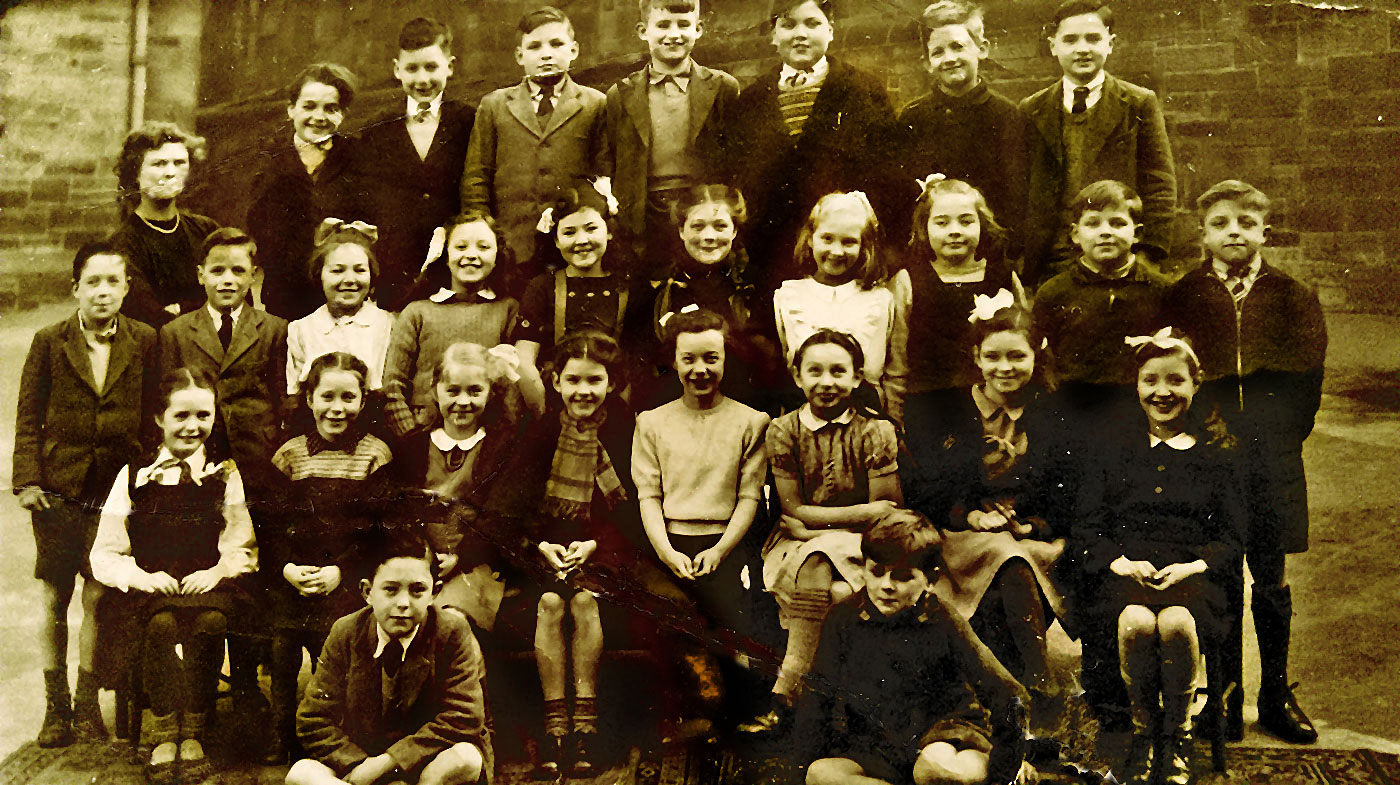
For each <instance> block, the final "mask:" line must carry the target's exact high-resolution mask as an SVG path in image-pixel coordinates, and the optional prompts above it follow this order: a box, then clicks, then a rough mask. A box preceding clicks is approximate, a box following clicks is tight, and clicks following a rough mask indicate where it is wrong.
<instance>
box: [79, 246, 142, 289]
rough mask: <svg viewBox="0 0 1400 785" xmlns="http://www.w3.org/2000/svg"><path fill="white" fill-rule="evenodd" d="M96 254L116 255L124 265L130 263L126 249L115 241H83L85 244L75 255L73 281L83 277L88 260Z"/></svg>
mask: <svg viewBox="0 0 1400 785" xmlns="http://www.w3.org/2000/svg"><path fill="white" fill-rule="evenodd" d="M94 256H115V257H117V258H118V259H121V260H122V266H123V267H125V266H126V265H127V264H128V263H129V262H128V261H127V258H126V251H123V250H122V249H121V248H119V247H118V246H117V245H116V244H115V243H110V242H107V241H106V240H100V241H98V242H92V243H83V246H82V247H81V248H79V249H78V253H77V254H75V255H74V256H73V283H75V284H76V283H77V282H78V281H79V280H80V279H81V278H82V277H83V268H84V267H86V266H87V263H88V260H89V259H91V258H92V257H94Z"/></svg>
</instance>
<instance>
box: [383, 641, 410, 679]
mask: <svg viewBox="0 0 1400 785" xmlns="http://www.w3.org/2000/svg"><path fill="white" fill-rule="evenodd" d="M403 658H404V648H403V643H402V642H400V641H396V640H395V641H389V642H388V643H387V644H385V645H384V653H383V654H380V655H379V666H380V667H381V668H383V669H384V675H386V676H388V677H389V678H391V679H392V678H394V677H395V676H398V675H399V667H400V666H402V665H403Z"/></svg>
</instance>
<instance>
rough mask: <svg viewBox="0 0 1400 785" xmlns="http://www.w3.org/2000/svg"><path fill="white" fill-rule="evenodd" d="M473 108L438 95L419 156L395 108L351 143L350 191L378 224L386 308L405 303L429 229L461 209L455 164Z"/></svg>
mask: <svg viewBox="0 0 1400 785" xmlns="http://www.w3.org/2000/svg"><path fill="white" fill-rule="evenodd" d="M475 121H476V110H474V109H472V108H471V107H470V106H467V105H466V104H464V103H459V102H457V101H443V102H442V108H441V112H440V114H439V116H438V127H437V132H436V133H434V134H433V141H432V144H431V145H429V146H428V156H427V157H426V158H419V157H418V150H417V148H415V147H414V146H413V139H412V138H410V137H409V135H408V126H407V122H406V118H405V115H404V113H403V112H402V111H393V112H388V113H386V114H383V115H381V116H380V117H379V118H377V119H376V120H375V121H374V122H372V123H370V124H369V125H367V126H365V128H364V130H362V131H361V132H360V137H359V144H358V145H357V146H356V148H355V165H354V166H355V175H354V177H355V181H356V194H357V198H358V199H359V201H360V202H361V203H362V204H364V205H365V209H366V211H367V216H368V220H369V222H370V223H373V224H374V225H375V226H377V227H379V241H378V242H376V243H375V245H374V254H375V257H376V258H377V259H378V261H379V279H378V280H377V281H376V282H375V286H374V288H375V299H376V300H377V301H378V303H379V305H380V306H381V307H383V308H385V309H387V310H391V311H398V310H401V309H402V308H403V306H404V305H406V304H407V297H408V292H409V289H410V288H412V286H413V279H414V278H415V277H417V275H418V271H419V270H420V269H422V266H423V257H424V256H425V255H426V254H427V252H428V241H429V240H430V239H431V238H432V236H433V230H434V229H436V228H437V227H439V226H442V225H443V224H444V223H446V221H447V219H448V218H451V217H452V216H454V215H456V214H457V212H458V211H459V210H461V205H462V201H461V190H460V184H461V179H462V168H463V167H464V166H465V165H466V160H467V141H468V139H470V138H471V133H472V124H473V123H474V122H475Z"/></svg>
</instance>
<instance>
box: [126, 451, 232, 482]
mask: <svg viewBox="0 0 1400 785" xmlns="http://www.w3.org/2000/svg"><path fill="white" fill-rule="evenodd" d="M174 460H176V458H175V454H174V453H172V452H170V450H169V449H168V448H166V447H164V446H162V447H161V448H160V452H158V453H156V459H155V460H154V461H152V462H151V464H150V465H148V466H143V467H141V468H140V469H138V470H136V479H134V480H132V483H131V484H132V487H135V488H140V487H141V486H143V485H145V484H146V483H148V482H151V481H152V480H154V481H155V482H156V484H157V485H174V484H175V483H176V482H178V481H179V478H180V474H179V472H178V471H176V472H175V476H174V477H170V471H171V470H173V469H175V468H176V467H173V466H166V467H162V464H165V463H168V462H170V461H174ZM184 462H185V463H187V464H189V466H190V477H192V478H193V479H194V484H195V485H201V484H203V480H204V478H205V477H208V476H209V475H211V474H213V473H214V472H216V471H218V469H219V466H220V465H221V464H215V465H214V466H212V467H210V466H209V465H208V464H207V462H206V459H205V455H204V445H202V444H201V445H200V446H199V447H198V448H197V449H196V450H195V451H194V452H192V453H190V454H189V455H188V456H186V457H185V459H184ZM157 472H159V474H157ZM166 480H170V481H169V482H166Z"/></svg>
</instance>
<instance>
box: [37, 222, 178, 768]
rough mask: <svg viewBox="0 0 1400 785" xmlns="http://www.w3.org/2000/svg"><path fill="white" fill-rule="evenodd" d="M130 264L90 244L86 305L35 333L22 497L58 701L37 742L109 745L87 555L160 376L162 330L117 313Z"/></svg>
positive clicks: (51, 687)
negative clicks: (73, 625) (73, 689)
mask: <svg viewBox="0 0 1400 785" xmlns="http://www.w3.org/2000/svg"><path fill="white" fill-rule="evenodd" d="M126 265H127V260H126V257H125V256H123V255H122V253H121V252H120V251H119V250H118V249H117V248H116V246H114V245H112V244H109V243H89V244H88V245H85V246H83V247H82V248H80V249H79V250H78V254H77V256H75V257H74V259H73V297H74V298H76V299H77V301H78V310H77V312H76V313H75V314H73V315H72V316H69V317H68V318H66V319H64V320H63V321H61V322H58V323H57V324H52V325H49V326H48V327H45V328H44V329H42V330H40V331H38V332H37V333H35V335H34V341H33V343H32V344H31V345H30V348H29V356H28V357H27V358H26V359H25V361H24V371H23V372H22V374H21V376H20V388H19V401H18V411H17V413H16V417H15V452H14V473H13V477H14V492H15V495H16V496H18V497H19V503H20V506H21V507H24V508H25V509H26V510H29V511H30V514H31V517H32V518H33V524H34V546H35V560H34V577H35V578H38V579H39V580H40V581H42V583H43V594H44V600H45V602H44V611H45V614H46V621H47V626H46V629H47V630H48V631H49V634H48V635H47V636H44V637H42V638H41V645H42V649H43V652H42V657H43V661H44V687H45V689H46V690H47V693H48V704H47V708H46V710H45V712H44V722H43V726H42V727H41V729H40V731H39V746H41V747H62V746H66V745H68V744H71V743H72V742H73V741H74V731H75V730H76V731H77V736H78V737H79V738H82V739H84V740H87V741H106V740H107V729H106V727H105V726H103V724H102V712H101V711H100V710H99V709H98V705H97V688H98V683H97V680H96V678H95V677H94V676H93V669H92V665H93V654H94V649H95V637H96V622H95V619H94V615H93V614H94V611H95V610H96V608H97V600H98V598H100V597H101V596H102V590H101V584H99V583H97V582H96V581H94V580H93V579H92V573H91V572H90V568H89V566H88V552H89V551H90V550H91V549H92V541H93V537H94V536H95V534H96V532H97V518H98V511H100V510H101V508H102V501H103V499H105V498H106V495H107V492H108V491H109V490H111V487H112V482H113V480H114V479H115V478H116V475H117V470H118V469H120V468H121V467H122V466H125V465H126V464H127V463H128V462H129V461H132V460H135V459H136V457H137V455H138V454H139V453H140V451H141V444H140V438H139V436H140V431H141V421H142V412H143V411H144V409H145V407H144V403H145V399H146V398H147V396H148V393H149V392H150V388H151V386H152V383H153V381H154V374H155V369H154V367H153V366H154V364H155V355H156V332H155V330H154V329H152V328H151V327H149V326H147V325H145V324H143V323H141V322H138V321H136V320H134V319H131V318H128V317H126V316H122V315H121V314H120V313H119V311H120V310H121V307H122V301H123V299H124V298H125V297H126V294H127V291H128V280H127V272H126ZM79 573H82V575H83V593H82V604H83V624H82V627H81V628H80V630H79V632H78V662H79V665H78V668H79V670H78V688H77V693H76V695H74V697H73V701H72V704H71V705H70V703H69V695H68V668H67V660H68V621H67V619H68V603H69V601H70V600H71V599H72V597H73V582H74V578H75V577H76V576H77V575H78V574H79Z"/></svg>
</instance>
